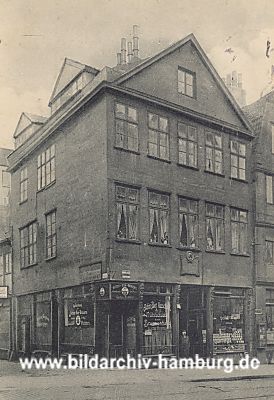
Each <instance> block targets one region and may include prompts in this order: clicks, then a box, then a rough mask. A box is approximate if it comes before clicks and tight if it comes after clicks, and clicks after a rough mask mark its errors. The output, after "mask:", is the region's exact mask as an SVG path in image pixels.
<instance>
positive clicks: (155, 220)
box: [150, 209, 159, 243]
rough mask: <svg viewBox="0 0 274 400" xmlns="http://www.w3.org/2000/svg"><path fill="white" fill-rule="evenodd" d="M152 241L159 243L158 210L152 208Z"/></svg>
mask: <svg viewBox="0 0 274 400" xmlns="http://www.w3.org/2000/svg"><path fill="white" fill-rule="evenodd" d="M150 241H151V242H153V243H157V242H158V241H159V237H158V210H153V209H150Z"/></svg>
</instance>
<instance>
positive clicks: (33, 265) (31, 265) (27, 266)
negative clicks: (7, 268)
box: [20, 262, 38, 269]
mask: <svg viewBox="0 0 274 400" xmlns="http://www.w3.org/2000/svg"><path fill="white" fill-rule="evenodd" d="M35 265H38V262H36V263H34V264H29V265H25V266H24V267H22V266H20V269H27V268H31V267H35Z"/></svg>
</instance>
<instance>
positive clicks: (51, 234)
mask: <svg viewBox="0 0 274 400" xmlns="http://www.w3.org/2000/svg"><path fill="white" fill-rule="evenodd" d="M56 246H57V243H56V210H54V211H52V212H50V213H48V214H46V258H53V257H56Z"/></svg>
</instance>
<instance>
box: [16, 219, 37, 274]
mask: <svg viewBox="0 0 274 400" xmlns="http://www.w3.org/2000/svg"><path fill="white" fill-rule="evenodd" d="M20 260H21V268H24V267H27V266H29V265H33V264H36V262H37V224H36V222H32V223H31V224H29V225H28V226H26V227H24V228H22V229H21V230H20Z"/></svg>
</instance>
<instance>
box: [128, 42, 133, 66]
mask: <svg viewBox="0 0 274 400" xmlns="http://www.w3.org/2000/svg"><path fill="white" fill-rule="evenodd" d="M132 55H133V53H132V42H127V57H128V62H129V63H130V62H131V61H132Z"/></svg>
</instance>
